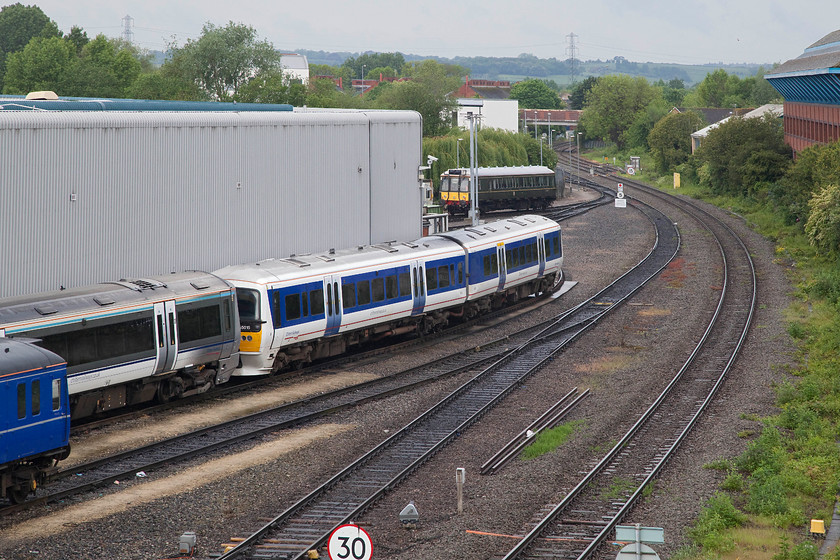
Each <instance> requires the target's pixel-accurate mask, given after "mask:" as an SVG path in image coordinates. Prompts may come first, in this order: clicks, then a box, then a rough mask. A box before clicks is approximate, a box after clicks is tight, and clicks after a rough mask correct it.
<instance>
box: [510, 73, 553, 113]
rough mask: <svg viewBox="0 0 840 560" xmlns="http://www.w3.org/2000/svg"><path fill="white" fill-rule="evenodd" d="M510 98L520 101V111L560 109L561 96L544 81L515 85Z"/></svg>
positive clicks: (527, 81) (530, 81) (528, 81)
mask: <svg viewBox="0 0 840 560" xmlns="http://www.w3.org/2000/svg"><path fill="white" fill-rule="evenodd" d="M510 98H511V99H516V100H518V101H519V108H520V109H559V108H560V107H561V106H562V102H561V101H560V96H559V95H557V92H556V91H554V90H552V89H551V88H550V87H548V85H547V84H546V83H545V82H544V81H543V80H524V81H522V82H518V83H516V84H513V87H511V88H510Z"/></svg>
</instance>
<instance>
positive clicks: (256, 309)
mask: <svg viewBox="0 0 840 560" xmlns="http://www.w3.org/2000/svg"><path fill="white" fill-rule="evenodd" d="M236 306H237V307H238V308H239V319H240V320H241V321H259V320H260V294H259V292H257V290H249V289H247V288H236Z"/></svg>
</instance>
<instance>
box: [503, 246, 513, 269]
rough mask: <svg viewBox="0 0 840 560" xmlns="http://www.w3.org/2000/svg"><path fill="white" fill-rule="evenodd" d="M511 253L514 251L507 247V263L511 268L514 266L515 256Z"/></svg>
mask: <svg viewBox="0 0 840 560" xmlns="http://www.w3.org/2000/svg"><path fill="white" fill-rule="evenodd" d="M511 253H512V251H511V250H510V249H505V264H506V266H507V267H508V268H509V269H510V268H513V257H512V256H511Z"/></svg>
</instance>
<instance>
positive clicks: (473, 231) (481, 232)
mask: <svg viewBox="0 0 840 560" xmlns="http://www.w3.org/2000/svg"><path fill="white" fill-rule="evenodd" d="M464 231H468V232H470V233H477V234H478V235H487V233H486V232H483V231H481V230H480V229H475V228H465V229H464Z"/></svg>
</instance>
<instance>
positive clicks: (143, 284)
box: [120, 278, 166, 290]
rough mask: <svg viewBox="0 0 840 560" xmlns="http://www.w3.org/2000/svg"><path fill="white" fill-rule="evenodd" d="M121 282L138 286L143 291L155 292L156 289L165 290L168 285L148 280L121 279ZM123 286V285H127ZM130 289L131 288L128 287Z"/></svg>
mask: <svg viewBox="0 0 840 560" xmlns="http://www.w3.org/2000/svg"><path fill="white" fill-rule="evenodd" d="M120 282H125V284H131V285H134V286H137V288H140V289H141V290H154V289H155V288H165V287H166V284H164V283H163V282H158V281H157V280H149V279H147V278H121V279H120ZM125 284H123V285H125ZM128 287H129V288H130V287H131V286H128Z"/></svg>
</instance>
